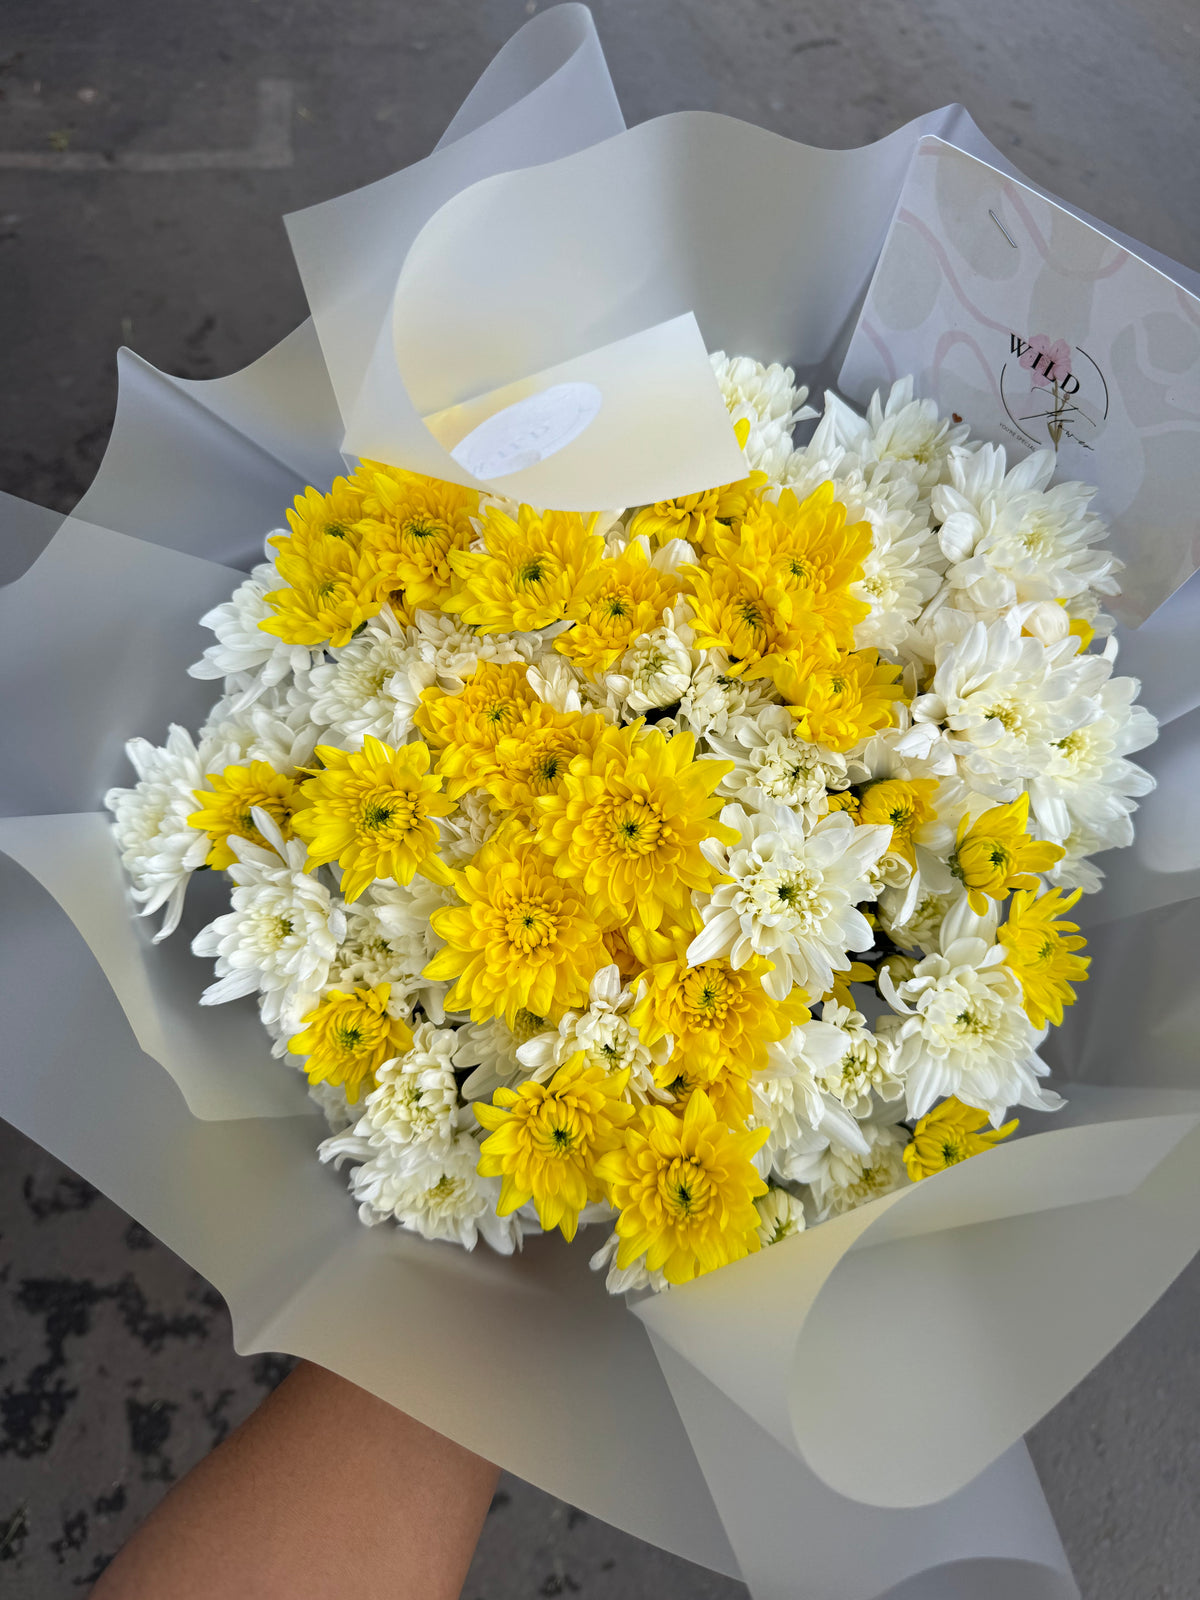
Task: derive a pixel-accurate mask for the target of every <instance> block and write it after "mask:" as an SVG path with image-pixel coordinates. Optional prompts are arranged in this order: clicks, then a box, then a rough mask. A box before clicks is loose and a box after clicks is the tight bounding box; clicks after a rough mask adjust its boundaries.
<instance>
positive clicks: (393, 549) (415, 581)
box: [354, 461, 479, 611]
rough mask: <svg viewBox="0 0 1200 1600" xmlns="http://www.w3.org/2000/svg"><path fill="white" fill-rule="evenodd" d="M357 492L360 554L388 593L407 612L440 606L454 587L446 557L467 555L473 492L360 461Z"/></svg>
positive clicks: (474, 501) (476, 504) (474, 512)
mask: <svg viewBox="0 0 1200 1600" xmlns="http://www.w3.org/2000/svg"><path fill="white" fill-rule="evenodd" d="M354 482H355V484H356V485H357V486H358V488H359V489H360V490H361V493H362V521H361V522H360V524H359V531H360V533H361V535H362V541H363V549H364V551H365V552H366V553H367V554H368V555H369V556H370V558H371V561H372V563H373V564H374V566H375V567H376V568H377V569H378V571H379V572H380V573H381V574H383V575H385V576H386V577H387V579H388V588H389V589H392V590H400V591H401V592H402V593H403V595H404V603H405V604H406V605H407V606H408V608H409V609H410V610H413V611H416V610H420V609H422V608H424V609H429V610H433V609H434V608H436V607H438V606H441V605H442V603H443V602H444V600H445V599H446V597H447V596H448V595H449V594H450V593H451V591H452V590H453V588H454V587H455V581H454V574H453V572H452V571H451V569H450V553H451V551H454V550H460V551H461V550H467V549H469V547H470V544H471V540H472V539H473V538H474V535H475V530H474V526H473V524H472V522H471V518H472V517H473V516H477V515H478V512H479V491H478V490H477V489H464V488H462V487H461V486H460V485H459V484H457V483H444V482H443V481H442V480H441V479H440V478H427V477H425V476H423V474H421V473H419V472H407V471H405V470H404V469H403V468H401V467H388V466H384V465H383V464H382V463H380V462H377V461H364V462H363V463H362V464H361V466H360V467H359V469H358V471H357V472H356V473H355V475H354Z"/></svg>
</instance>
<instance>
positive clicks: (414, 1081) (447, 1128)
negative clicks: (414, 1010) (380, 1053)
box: [354, 1022, 466, 1150]
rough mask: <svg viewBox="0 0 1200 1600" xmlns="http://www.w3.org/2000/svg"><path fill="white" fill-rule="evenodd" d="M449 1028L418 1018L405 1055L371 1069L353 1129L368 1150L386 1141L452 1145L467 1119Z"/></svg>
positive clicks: (383, 1144)
mask: <svg viewBox="0 0 1200 1600" xmlns="http://www.w3.org/2000/svg"><path fill="white" fill-rule="evenodd" d="M456 1044H457V1038H456V1035H455V1032H454V1029H453V1028H435V1027H434V1025H433V1024H432V1023H431V1022H422V1023H421V1024H420V1025H419V1026H418V1027H417V1028H416V1029H414V1031H413V1042H412V1045H411V1047H410V1048H409V1049H408V1050H407V1051H405V1053H404V1055H402V1056H397V1057H395V1058H394V1059H393V1060H391V1061H385V1062H384V1063H383V1065H382V1066H380V1067H378V1068H377V1069H376V1072H375V1084H376V1087H375V1088H374V1089H372V1090H371V1092H370V1094H369V1095H367V1097H366V1099H365V1100H364V1101H363V1106H362V1112H361V1115H360V1117H359V1120H358V1123H357V1125H356V1126H355V1129H354V1133H355V1136H356V1137H357V1138H359V1139H365V1140H366V1142H367V1143H368V1144H369V1145H370V1146H371V1148H372V1150H382V1149H383V1148H385V1146H389V1145H407V1144H428V1143H431V1142H432V1143H437V1144H441V1145H448V1144H450V1143H451V1142H452V1141H453V1139H454V1135H455V1133H456V1132H457V1131H458V1129H459V1128H460V1127H461V1126H462V1125H463V1122H464V1120H465V1115H466V1113H465V1108H464V1107H463V1106H462V1103H461V1101H460V1100H459V1095H458V1083H457V1080H456V1079H455V1076H454V1050H455V1046H456Z"/></svg>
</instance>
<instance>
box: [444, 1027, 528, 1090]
mask: <svg viewBox="0 0 1200 1600" xmlns="http://www.w3.org/2000/svg"><path fill="white" fill-rule="evenodd" d="M513 1024H514V1025H513V1027H512V1028H510V1027H509V1026H508V1024H507V1023H506V1022H505V1020H504V1018H503V1017H490V1018H489V1019H488V1021H487V1022H468V1023H466V1024H464V1025H463V1026H462V1027H461V1028H459V1030H458V1048H457V1050H456V1052H455V1063H456V1064H457V1066H458V1067H459V1068H460V1069H462V1068H466V1067H474V1069H475V1070H474V1071H473V1072H472V1073H471V1076H470V1077H469V1078H468V1079H467V1081H466V1082H465V1083H464V1084H463V1091H462V1092H463V1097H464V1098H465V1099H467V1100H490V1099H491V1097H492V1095H493V1094H494V1093H495V1092H496V1090H497V1089H511V1088H512V1086H513V1085H514V1084H516V1083H522V1082H524V1080H525V1079H526V1078H528V1077H529V1069H528V1068H527V1067H524V1066H522V1065H521V1062H520V1061H519V1060H518V1059H517V1051H518V1049H519V1048H520V1047H521V1045H523V1044H526V1043H528V1041H529V1040H530V1039H533V1038H536V1036H537V1035H538V1034H539V1033H545V1031H546V1028H547V1026H548V1024H547V1022H546V1019H545V1017H538V1016H535V1015H534V1013H533V1012H532V1011H525V1010H521V1011H518V1012H517V1014H516V1016H515V1018H514V1019H513Z"/></svg>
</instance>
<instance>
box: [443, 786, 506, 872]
mask: <svg viewBox="0 0 1200 1600" xmlns="http://www.w3.org/2000/svg"><path fill="white" fill-rule="evenodd" d="M500 816H501V814H500V813H497V812H495V811H493V809H492V802H491V798H490V796H489V795H488V792H487V790H486V789H468V790H467V792H466V794H464V795H460V797H459V801H458V805H457V807H456V808H455V809H454V810H453V811H452V812H451V813H450V815H449V816H448V817H439V818H438V832H439V835H440V847H439V851H438V853H439V855H440V856H441V858H442V860H443V861H444V862H445V864H446V865H447V866H448V867H455V868H458V867H465V866H466V864H467V862H468V861H470V860H471V859H472V857H473V856H475V855H476V854H477V853H478V851H479V850H480V849H481V848H482V846H483V845H484V844H485V843H486V842H487V840H488V839H490V838H491V836H492V834H493V833H494V832H495V831H496V826H497V824H498V823H499V821H500Z"/></svg>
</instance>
